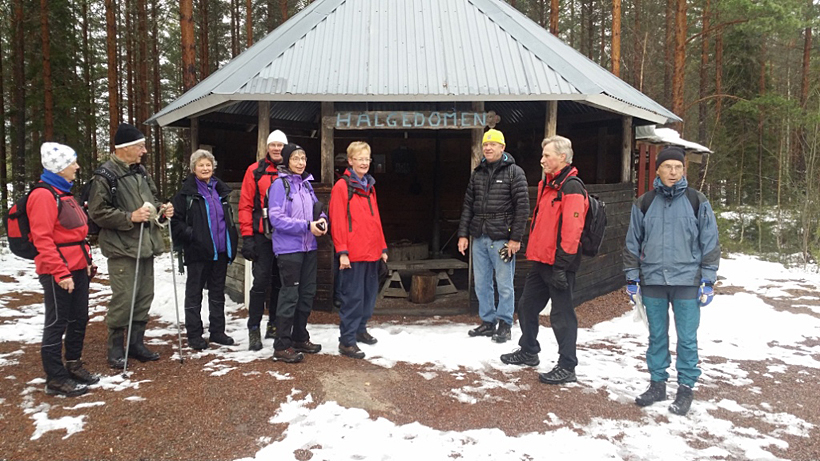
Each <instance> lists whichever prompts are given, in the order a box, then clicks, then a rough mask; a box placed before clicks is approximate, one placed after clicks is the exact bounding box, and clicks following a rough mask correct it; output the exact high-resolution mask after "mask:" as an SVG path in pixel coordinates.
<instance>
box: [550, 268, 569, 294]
mask: <svg viewBox="0 0 820 461" xmlns="http://www.w3.org/2000/svg"><path fill="white" fill-rule="evenodd" d="M550 285H552V286H553V287H555V288H556V289H558V290H561V291H563V290H566V289H569V283H568V282H567V272H566V271H565V270H562V269H556V268H553V269H552V278H550Z"/></svg>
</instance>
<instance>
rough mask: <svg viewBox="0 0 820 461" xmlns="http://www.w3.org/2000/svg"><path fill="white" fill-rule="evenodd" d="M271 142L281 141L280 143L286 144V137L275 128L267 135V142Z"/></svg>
mask: <svg viewBox="0 0 820 461" xmlns="http://www.w3.org/2000/svg"><path fill="white" fill-rule="evenodd" d="M272 142H281V143H282V144H287V143H288V137H287V136H285V133H282V131H281V130H275V131H274V132H273V133H271V134H269V135H268V144H270V143H272Z"/></svg>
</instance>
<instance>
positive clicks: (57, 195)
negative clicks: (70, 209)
mask: <svg viewBox="0 0 820 461" xmlns="http://www.w3.org/2000/svg"><path fill="white" fill-rule="evenodd" d="M35 189H46V190H47V191H49V192H51V195H53V196H54V200H56V201H57V214H58V215H59V214H60V210H62V209H63V201H62V200H60V196H61V195H62V194H60V193H59V192H57V189H55V188H54V186H52V185H51V184H49V183H47V182H38V183H37V184H35V185H34V186H32V187H31V190H30V191H28V194H29V195H31V193H32V192H34V190H35ZM26 201H28V199H27V200H26ZM27 208H28V207H27ZM26 213H28V209H27V210H26Z"/></svg>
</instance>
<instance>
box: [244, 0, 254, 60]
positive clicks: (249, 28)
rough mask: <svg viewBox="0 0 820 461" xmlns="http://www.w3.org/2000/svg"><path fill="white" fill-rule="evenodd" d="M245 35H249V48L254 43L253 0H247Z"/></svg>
mask: <svg viewBox="0 0 820 461" xmlns="http://www.w3.org/2000/svg"><path fill="white" fill-rule="evenodd" d="M245 36H246V37H247V45H248V48H250V47H251V45H253V9H252V8H251V0H245Z"/></svg>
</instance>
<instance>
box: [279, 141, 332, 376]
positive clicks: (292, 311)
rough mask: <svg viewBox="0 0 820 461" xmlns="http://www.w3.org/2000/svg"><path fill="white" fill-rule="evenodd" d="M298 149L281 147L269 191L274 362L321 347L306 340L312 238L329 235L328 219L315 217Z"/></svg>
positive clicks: (311, 289)
mask: <svg viewBox="0 0 820 461" xmlns="http://www.w3.org/2000/svg"><path fill="white" fill-rule="evenodd" d="M306 166H307V155H306V154H305V150H304V149H302V147H300V146H298V145H296V144H287V145H285V147H284V148H283V149H282V165H281V166H280V167H279V177H278V178H277V179H276V180H274V181H273V183H272V184H271V186H270V189H269V190H268V203H269V204H268V216H269V218H270V222H271V224H272V225H273V236H272V237H271V241H272V243H273V252H274V253H275V254H276V260H277V264H278V265H279V276H280V278H281V280H282V288H281V289H280V291H279V301H278V303H277V304H276V339H275V340H274V342H273V360H274V361H282V362H288V363H297V362H301V361H302V360H303V359H304V357H305V356H304V355H303V354H302V353H303V352H305V353H308V354H315V353H317V352H319V351H320V350H322V346H321V345H319V344H314V343H312V342H310V334H308V331H307V320H308V317H309V316H310V310H311V308H312V307H313V298H314V296H316V248H317V244H316V237H320V236H322V235H325V233H327V215H325V213H323V212H322V213H321V214H320V215H319V216H318V217H315V216H314V208H315V207H314V204H316V203H317V202H318V200H317V199H316V194H314V193H313V187H312V186H311V185H310V182H309V181H312V180H313V176H312V175H311V174H310V173H308V172H306V171H305V167H306Z"/></svg>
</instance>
